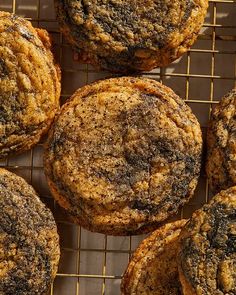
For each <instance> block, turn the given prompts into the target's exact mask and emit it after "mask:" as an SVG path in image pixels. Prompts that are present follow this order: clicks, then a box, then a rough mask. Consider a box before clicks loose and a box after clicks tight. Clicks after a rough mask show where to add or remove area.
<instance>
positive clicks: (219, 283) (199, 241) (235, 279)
mask: <svg viewBox="0 0 236 295" xmlns="http://www.w3.org/2000/svg"><path fill="white" fill-rule="evenodd" d="M179 273H180V280H181V283H182V288H183V294H184V295H203V294H204V295H235V294H236V187H235V186H234V187H232V188H229V189H227V190H225V191H221V192H220V193H219V194H218V195H216V196H215V197H214V198H213V199H212V200H211V202H210V203H209V204H207V205H205V206H204V207H203V208H202V209H200V210H198V211H196V212H195V213H194V214H193V216H192V218H191V220H190V222H189V223H187V225H186V226H185V227H184V228H183V230H182V232H181V235H180V253H179Z"/></svg>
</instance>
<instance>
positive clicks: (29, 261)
mask: <svg viewBox="0 0 236 295" xmlns="http://www.w3.org/2000/svg"><path fill="white" fill-rule="evenodd" d="M59 257H60V249H59V237H58V234H57V227H56V224H55V221H54V219H53V215H52V213H51V212H50V210H49V209H47V208H46V207H45V205H44V204H43V203H42V202H41V201H40V199H39V198H38V196H37V194H36V192H35V191H34V189H33V188H32V187H31V186H30V185H29V184H28V183H26V181H25V180H24V179H23V178H21V177H19V176H17V175H15V174H13V173H10V172H8V171H6V170H5V169H0V294H1V295H12V294H16V295H17V294H20V295H36V294H37V295H41V294H42V295H43V294H46V291H48V289H49V287H50V284H51V282H52V280H53V279H54V277H55V276H56V272H57V266H58V262H59Z"/></svg>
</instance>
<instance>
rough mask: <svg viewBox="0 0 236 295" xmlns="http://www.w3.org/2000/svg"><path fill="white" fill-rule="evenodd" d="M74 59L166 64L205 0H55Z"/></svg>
mask: <svg viewBox="0 0 236 295" xmlns="http://www.w3.org/2000/svg"><path fill="white" fill-rule="evenodd" d="M55 4H56V8H57V14H58V19H59V22H60V24H61V28H62V31H63V32H64V33H65V35H66V37H67V39H68V40H69V42H70V43H71V44H72V45H73V46H74V47H75V49H76V50H77V51H78V52H79V59H81V60H82V61H84V62H89V63H92V64H96V65H99V66H100V67H101V68H104V69H108V70H111V71H115V72H119V71H121V72H126V71H129V70H131V71H132V70H151V69H153V68H154V67H156V66H163V65H167V64H169V63H170V62H172V61H173V60H175V59H176V58H178V57H179V56H180V55H182V54H183V53H184V52H185V51H186V50H187V49H188V48H189V47H190V46H191V45H192V43H193V42H194V41H195V39H196V37H197V34H198V31H199V30H200V27H201V25H202V23H203V20H204V17H205V14H206V10H207V7H208V0H194V1H193V0H177V1H169V0H164V1H160V0H159V1H154V0H122V1H121V0H86V1H81V0H55Z"/></svg>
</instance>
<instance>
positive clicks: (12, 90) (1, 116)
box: [0, 12, 60, 158]
mask: <svg viewBox="0 0 236 295" xmlns="http://www.w3.org/2000/svg"><path fill="white" fill-rule="evenodd" d="M50 47H51V44H50V39H49V35H48V34H47V32H46V31H44V30H41V29H34V28H33V27H32V25H31V23H30V22H29V21H27V20H25V19H23V18H21V17H18V16H16V15H13V14H10V13H7V12H0V158H3V157H6V156H7V155H9V154H11V153H19V152H23V151H25V150H28V149H30V148H31V147H32V146H33V145H34V144H36V143H37V142H38V141H39V140H40V138H41V136H42V135H43V134H45V133H46V132H47V130H48V128H49V126H50V125H51V122H52V120H53V118H54V115H55V113H56V111H57V110H58V108H59V96H60V71H59V68H58V67H57V66H56V65H55V64H54V60H53V56H52V53H51V51H50Z"/></svg>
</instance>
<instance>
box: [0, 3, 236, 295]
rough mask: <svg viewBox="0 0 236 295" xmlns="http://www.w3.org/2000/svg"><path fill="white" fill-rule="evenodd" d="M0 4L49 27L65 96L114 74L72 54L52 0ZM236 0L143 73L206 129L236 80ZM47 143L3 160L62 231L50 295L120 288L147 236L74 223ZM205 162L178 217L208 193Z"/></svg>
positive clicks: (110, 293)
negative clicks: (54, 189)
mask: <svg viewBox="0 0 236 295" xmlns="http://www.w3.org/2000/svg"><path fill="white" fill-rule="evenodd" d="M0 10H5V11H9V12H15V13H17V14H18V15H21V16H24V17H26V18H29V19H31V20H32V22H33V24H34V26H36V27H41V28H45V29H47V30H49V32H50V34H51V36H52V39H53V42H54V48H53V50H54V52H55V55H56V59H57V61H58V62H59V63H60V64H61V68H62V96H61V101H62V103H63V102H64V101H65V100H66V99H67V98H68V97H69V96H70V95H71V94H72V93H73V92H74V91H75V90H76V89H77V88H78V87H81V86H83V85H86V84H88V83H90V82H93V81H95V80H97V79H100V78H105V77H110V76H111V74H109V73H107V72H98V71H96V70H95V69H94V68H93V67H92V66H88V65H81V64H78V63H77V62H75V61H74V60H73V53H72V51H71V49H70V46H69V45H68V44H67V43H66V41H65V40H64V38H63V36H62V35H61V34H60V33H59V30H58V24H57V21H56V19H55V12H54V8H53V0H0ZM235 19H236V1H233V0H225V1H223V0H222V1H221V0H215V1H210V6H209V9H208V14H207V18H206V20H205V25H204V27H203V29H202V31H201V34H200V36H199V38H198V41H197V42H196V43H195V45H194V46H193V47H192V48H191V50H190V51H189V52H188V53H187V54H185V55H184V56H183V57H182V58H180V59H179V60H178V61H177V62H175V63H173V64H172V65H170V66H169V67H166V68H162V69H155V70H154V71H152V72H150V73H144V76H146V77H150V78H153V79H156V80H158V81H162V82H163V83H164V84H165V85H167V86H170V87H171V88H172V89H173V90H174V91H175V92H176V93H177V94H178V95H179V96H180V97H182V98H183V99H184V100H185V101H186V102H187V103H188V105H189V106H190V107H191V108H192V110H193V112H194V113H195V114H196V115H197V117H198V119H199V121H200V123H201V126H202V130H203V134H204V136H205V134H206V126H207V122H208V118H209V114H210V111H211V108H212V107H214V105H215V104H216V103H217V102H218V100H219V99H220V98H221V97H222V96H223V95H224V94H225V93H226V92H228V91H229V90H231V89H232V88H233V87H234V86H236V22H235ZM42 151H43V145H42V143H40V144H38V145H37V146H36V147H35V148H34V149H33V150H31V151H29V152H26V153H24V154H23V155H20V156H16V157H10V158H8V159H6V160H4V161H2V162H0V165H1V166H4V167H6V168H8V169H10V170H11V171H13V172H15V173H16V174H18V175H20V176H22V177H24V178H25V179H26V180H27V181H28V182H30V183H32V185H33V186H34V187H35V189H36V190H37V192H38V193H39V195H40V196H41V198H42V200H43V201H44V202H45V203H46V204H47V205H48V206H49V207H50V208H51V209H52V211H53V213H54V215H55V218H56V221H57V224H58V229H59V233H60V236H61V251H62V255H61V262H60V266H59V272H58V275H57V277H56V280H55V283H54V285H53V286H52V289H51V292H50V293H51V295H52V294H53V295H98V294H103V295H105V294H106V295H117V294H120V278H121V275H122V273H123V271H124V270H125V268H126V266H127V263H128V260H129V257H130V255H131V253H132V251H133V250H134V249H135V248H136V247H137V245H138V244H139V242H140V241H141V240H142V239H143V238H144V236H136V237H110V236H105V235H102V234H96V233H90V232H88V231H86V230H84V229H81V228H80V227H79V226H76V225H73V224H71V223H70V222H69V221H68V219H67V217H66V216H65V214H64V213H63V212H62V211H61V210H60V208H59V207H58V206H57V205H56V204H55V202H54V200H53V199H52V197H51V195H50V192H49V190H48V186H47V183H46V181H45V176H44V173H43V164H42ZM209 197H210V196H209V192H208V185H207V182H206V179H205V173H204V169H202V173H201V178H200V181H199V185H198V188H197V190H196V193H195V196H194V198H193V199H192V200H191V201H190V203H189V204H188V205H186V206H185V207H184V208H183V210H182V211H181V212H180V213H179V214H178V216H176V217H175V218H180V217H185V218H187V217H189V216H191V214H192V212H193V211H194V210H196V209H197V208H199V207H201V206H202V204H204V203H205V202H206V201H207V199H208V198H209Z"/></svg>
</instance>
